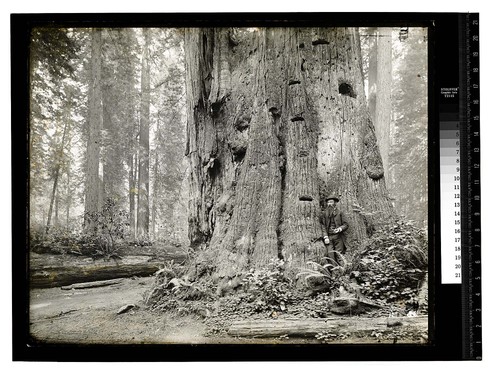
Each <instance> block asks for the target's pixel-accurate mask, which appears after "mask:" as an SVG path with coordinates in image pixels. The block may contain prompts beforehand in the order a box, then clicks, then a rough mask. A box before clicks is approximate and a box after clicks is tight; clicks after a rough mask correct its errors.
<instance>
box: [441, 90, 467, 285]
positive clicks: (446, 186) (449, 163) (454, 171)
mask: <svg viewBox="0 0 500 375" xmlns="http://www.w3.org/2000/svg"><path fill="white" fill-rule="evenodd" d="M447 90H449V91H450V92H451V94H447V93H446V92H448V91H444V90H442V91H441V94H442V95H457V93H456V92H454V90H451V89H447ZM439 133H440V134H439V135H440V136H439V138H440V165H441V282H442V283H443V284H460V283H462V246H461V242H462V236H461V207H460V203H461V202H460V197H461V195H460V191H461V187H460V160H461V159H460V134H461V132H460V122H459V121H458V113H442V114H441V121H440V132H439Z"/></svg>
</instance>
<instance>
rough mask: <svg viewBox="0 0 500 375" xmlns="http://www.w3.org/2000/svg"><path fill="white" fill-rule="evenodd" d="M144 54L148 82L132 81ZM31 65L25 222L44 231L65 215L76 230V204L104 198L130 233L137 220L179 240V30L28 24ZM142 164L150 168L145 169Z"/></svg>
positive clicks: (85, 207) (80, 211)
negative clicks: (125, 219) (121, 212)
mask: <svg viewBox="0 0 500 375" xmlns="http://www.w3.org/2000/svg"><path fill="white" fill-rule="evenodd" d="M148 35H149V36H148ZM148 44H149V47H148V48H147V49H146V45H148ZM145 51H146V52H147V54H145ZM143 56H149V57H148V58H147V59H143ZM143 62H144V64H143ZM146 63H147V64H148V65H149V76H150V77H149V80H150V84H147V83H144V88H143V89H141V76H142V77H143V78H144V80H143V81H146V80H147V75H148V69H146V68H147V65H146ZM31 72H32V73H31V80H30V81H31V90H32V95H31V108H32V112H31V117H30V163H31V168H30V173H31V178H30V189H31V195H30V220H31V224H32V229H33V230H35V229H37V228H38V229H40V230H41V229H42V228H43V231H47V230H49V232H50V230H51V229H52V228H54V227H56V226H58V225H60V224H61V223H63V222H65V227H66V229H70V230H73V231H79V230H80V229H81V223H83V222H84V220H83V215H84V213H85V212H89V213H91V212H96V211H99V210H100V205H101V204H102V202H104V201H105V200H107V199H112V200H113V201H114V202H115V203H116V204H117V208H119V209H125V210H126V211H127V212H128V214H129V224H130V226H129V231H128V235H129V238H130V240H132V241H133V240H135V239H136V229H137V225H138V224H140V225H141V226H142V227H143V226H144V225H143V224H142V223H147V225H149V223H151V224H153V223H154V227H150V228H149V235H150V236H151V237H152V238H156V239H157V240H166V241H175V242H179V243H185V242H186V238H187V225H186V223H187V215H186V211H185V209H182V208H181V207H185V204H186V203H185V201H187V196H186V191H187V189H186V186H185V189H184V191H181V186H182V181H183V178H184V176H185V173H184V172H185V169H186V166H187V164H186V163H185V162H184V143H185V125H184V124H185V121H186V120H185V94H184V92H185V89H184V86H185V83H184V66H183V49H182V33H180V32H179V31H177V30H175V29H149V30H147V31H146V30H142V29H130V28H126V29H108V28H107V29H67V30H66V29H58V28H57V29H56V28H54V29H36V30H35V31H34V32H33V35H32V48H31ZM142 72H144V74H141V73H142ZM148 86H150V88H149V89H146V88H147V87H148ZM148 96H149V99H148ZM146 102H149V104H148V105H146V104H145V103H146ZM141 106H142V109H141ZM146 111H149V115H148V114H147V113H146ZM141 114H145V115H146V116H145V117H146V118H147V119H148V121H147V122H146V121H144V118H143V121H142V133H141ZM141 137H142V138H141ZM140 142H142V150H153V152H151V151H147V152H146V154H144V153H141V145H140ZM148 153H149V155H148ZM144 155H146V157H144ZM140 163H142V164H140ZM140 165H142V169H141V170H142V172H141V179H140V178H139V174H140V173H139V172H140V171H139V169H140ZM149 168H151V170H153V171H154V173H153V175H150V176H149V177H148V176H147V175H145V172H144V170H146V169H149ZM139 180H141V181H142V182H143V186H145V181H148V182H149V185H150V186H154V192H153V193H150V196H149V197H148V196H146V195H145V194H143V198H144V197H146V198H149V199H145V200H141V204H142V207H143V208H144V210H143V211H141V212H143V213H145V214H144V215H143V216H142V219H141V220H142V221H140V222H138V216H139V215H138V211H139V206H140V205H139V199H141V198H140V194H139V192H140V189H139V182H140V181H139ZM146 191H147V189H146ZM148 211H150V212H149V213H148ZM64 216H65V220H62V219H63V217H64ZM86 225H87V226H89V225H90V226H92V223H90V222H87V223H86Z"/></svg>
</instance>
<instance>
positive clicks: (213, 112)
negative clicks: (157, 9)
mask: <svg viewBox="0 0 500 375" xmlns="http://www.w3.org/2000/svg"><path fill="white" fill-rule="evenodd" d="M30 71H31V75H30V90H31V97H30V107H31V112H30V127H29V153H30V181H29V192H30V202H29V203H30V206H29V209H30V233H31V234H32V235H33V236H35V235H38V236H42V237H43V236H80V235H85V233H90V232H92V231H96V230H106V231H107V235H108V236H109V238H110V240H109V241H112V242H113V243H114V241H115V240H116V236H118V237H120V239H121V240H124V241H128V242H130V243H137V244H142V245H147V244H153V243H158V244H161V243H171V244H172V243H175V244H178V245H179V246H183V247H186V248H187V247H191V248H192V250H193V251H194V253H195V254H197V258H198V260H197V262H198V264H200V265H202V266H203V267H204V269H206V270H209V271H210V272H211V273H213V274H215V275H217V276H218V277H220V278H227V279H231V278H234V277H236V276H238V275H241V274H242V273H244V271H245V270H247V269H249V268H252V267H256V268H259V267H263V266H265V265H266V264H269V262H271V261H272V260H273V259H275V258H278V257H279V258H282V259H283V260H284V261H285V262H286V263H287V264H288V265H289V266H290V267H292V268H296V269H299V268H303V267H305V266H306V263H307V261H309V260H311V259H312V260H314V259H317V258H318V257H320V256H321V254H322V253H323V251H324V245H323V243H322V241H321V237H322V236H321V228H320V223H319V219H318V217H319V213H320V212H321V210H322V209H323V208H324V199H325V198H326V197H327V196H328V195H329V194H332V193H334V194H337V195H338V196H340V202H339V207H340V208H341V210H342V211H343V212H345V214H346V217H347V218H348V220H349V230H348V232H347V246H348V248H356V247H357V246H359V245H360V244H361V243H363V241H365V240H366V239H367V238H369V237H370V236H371V235H372V233H374V232H375V231H377V230H380V229H381V228H383V226H384V225H386V224H389V223H392V222H395V221H397V220H400V219H401V218H402V219H403V220H404V221H408V220H409V221H412V222H414V223H415V225H416V226H417V227H419V228H421V229H424V230H426V227H427V213H428V206H427V129H428V117H427V87H428V69H427V30H426V29H425V28H409V29H407V30H402V29H401V28H373V27H371V28H193V29H169V28H147V29H146V28H144V29H134V28H121V29H109V28H104V29H85V28H73V29H61V28H40V29H34V31H33V33H32V39H31V46H30ZM198 271H199V270H198ZM198 271H197V272H198Z"/></svg>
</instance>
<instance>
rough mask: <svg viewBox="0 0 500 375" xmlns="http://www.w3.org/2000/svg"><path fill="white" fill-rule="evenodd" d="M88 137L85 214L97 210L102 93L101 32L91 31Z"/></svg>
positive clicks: (86, 224) (86, 223)
mask: <svg viewBox="0 0 500 375" xmlns="http://www.w3.org/2000/svg"><path fill="white" fill-rule="evenodd" d="M88 117H89V121H88V126H89V137H88V142H87V156H86V161H87V166H86V167H87V168H86V181H85V213H91V212H96V211H98V210H99V208H100V207H99V196H100V189H101V182H100V178H99V163H100V148H101V129H102V121H103V120H102V117H103V114H102V93H101V30H99V29H93V30H92V56H91V75H90V84H89V116H88ZM93 226H94V223H93V222H91V221H89V220H85V228H86V229H91V228H93Z"/></svg>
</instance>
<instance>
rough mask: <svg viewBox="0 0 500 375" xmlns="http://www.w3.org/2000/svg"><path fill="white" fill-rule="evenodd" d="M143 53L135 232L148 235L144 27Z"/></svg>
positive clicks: (146, 31)
mask: <svg viewBox="0 0 500 375" xmlns="http://www.w3.org/2000/svg"><path fill="white" fill-rule="evenodd" d="M144 37H145V44H144V53H143V55H142V70H141V118H140V130H139V184H138V188H139V195H138V204H137V206H138V207H137V208H138V211H137V232H138V235H139V236H140V237H148V236H149V104H150V102H151V99H150V98H151V91H150V77H149V74H150V67H149V44H150V39H151V37H150V31H149V29H144Z"/></svg>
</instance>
